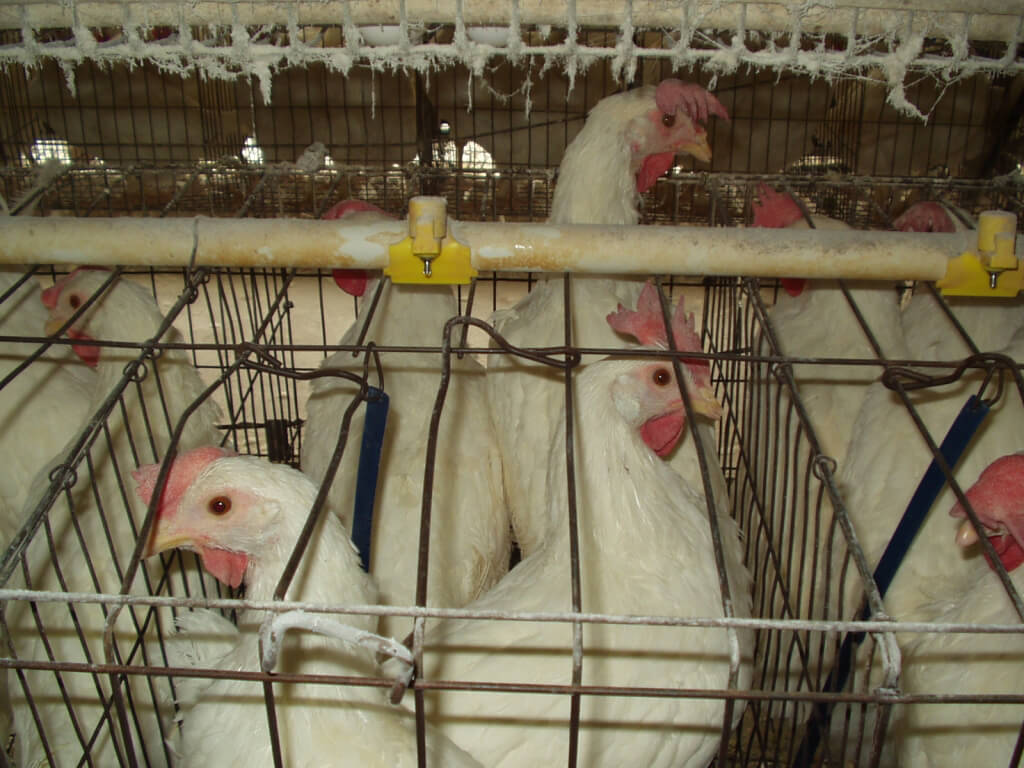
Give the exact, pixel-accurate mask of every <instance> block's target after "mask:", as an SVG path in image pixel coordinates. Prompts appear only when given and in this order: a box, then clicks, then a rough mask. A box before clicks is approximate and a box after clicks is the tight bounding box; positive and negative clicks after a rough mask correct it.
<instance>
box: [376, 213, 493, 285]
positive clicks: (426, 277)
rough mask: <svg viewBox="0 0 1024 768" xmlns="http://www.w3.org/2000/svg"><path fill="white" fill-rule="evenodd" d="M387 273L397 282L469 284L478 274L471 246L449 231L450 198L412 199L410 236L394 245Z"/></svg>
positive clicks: (385, 271) (385, 270)
mask: <svg viewBox="0 0 1024 768" xmlns="http://www.w3.org/2000/svg"><path fill="white" fill-rule="evenodd" d="M390 255H391V262H390V264H388V266H387V267H385V268H384V274H385V275H387V276H388V277H390V278H391V282H393V283H420V284H426V285H468V284H469V283H470V282H472V280H473V278H474V277H476V276H477V274H478V273H477V271H476V270H475V269H473V266H472V265H471V264H470V250H469V248H468V247H467V246H465V245H463V244H462V243H460V242H459V241H458V240H456V239H455V238H454V237H450V236H449V235H448V213H447V201H446V200H445V199H444V198H443V197H427V196H419V197H414V198H412V200H410V201H409V237H407V238H405V239H404V240H403V241H402V242H400V243H396V244H395V245H392V246H391V248H390Z"/></svg>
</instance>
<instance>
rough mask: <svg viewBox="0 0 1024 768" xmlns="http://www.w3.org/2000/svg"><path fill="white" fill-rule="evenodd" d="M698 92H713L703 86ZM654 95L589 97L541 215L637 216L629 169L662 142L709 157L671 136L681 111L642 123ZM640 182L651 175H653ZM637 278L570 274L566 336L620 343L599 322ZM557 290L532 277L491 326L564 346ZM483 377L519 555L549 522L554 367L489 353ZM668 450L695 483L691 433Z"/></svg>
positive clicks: (560, 404)
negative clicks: (658, 125) (665, 125)
mask: <svg viewBox="0 0 1024 768" xmlns="http://www.w3.org/2000/svg"><path fill="white" fill-rule="evenodd" d="M659 87H660V86H659ZM704 97H706V98H709V99H713V97H710V95H708V94H704ZM657 99H658V96H657V89H656V88H655V87H654V86H645V87H643V88H637V89H634V90H631V91H627V92H625V93H619V94H615V95H613V96H609V97H606V98H605V99H603V100H601V101H600V102H599V103H598V104H597V105H596V106H594V108H593V109H592V110H591V111H590V113H589V115H588V116H587V121H586V123H585V124H584V126H583V128H582V129H581V130H580V132H579V134H577V136H576V137H575V138H574V139H573V141H572V142H571V143H570V145H569V147H568V148H567V149H566V151H565V155H564V156H563V158H562V162H561V164H560V165H559V171H558V184H557V185H556V187H555V193H554V198H553V200H552V204H551V216H550V218H549V219H548V221H549V222H551V223H553V224H604V225H620V224H625V225H632V224H637V223H638V222H639V220H640V212H639V210H638V208H637V204H638V201H639V195H638V193H637V184H638V178H637V173H638V171H639V169H640V168H641V166H642V165H643V164H644V163H645V162H646V158H648V157H650V156H651V155H652V154H657V153H665V152H666V151H668V152H676V151H694V152H696V153H697V155H698V156H701V153H705V152H706V157H704V159H710V149H709V148H708V147H707V144H706V139H705V140H704V144H703V145H702V146H701V147H693V146H691V145H689V144H685V143H682V144H681V140H680V138H679V136H680V135H682V134H683V133H685V132H686V131H687V130H688V128H687V126H686V123H688V122H689V117H687V116H686V115H685V114H683V113H682V112H680V113H679V114H676V115H675V120H677V121H679V122H678V123H677V126H676V127H674V128H673V129H672V130H671V131H668V130H666V131H664V132H663V131H660V130H658V129H654V130H652V128H651V120H650V116H651V113H652V111H656V110H657V109H658V105H657V103H656V102H657ZM715 103H717V102H715ZM719 110H720V111H717V112H716V111H715V110H712V111H713V112H715V113H716V114H720V115H723V116H724V114H725V112H724V109H721V107H720V106H719ZM684 121H685V122H684ZM689 127H692V123H690V126H689ZM673 131H674V132H673ZM663 134H664V135H663ZM650 181H651V183H653V179H651V180H650ZM644 281H645V279H644V278H636V277H618V278H614V279H612V278H607V277H599V276H593V275H573V276H572V278H571V281H570V302H571V306H572V311H571V326H572V339H571V343H572V344H573V345H575V346H582V347H597V348H608V349H614V348H621V347H623V346H624V343H623V340H622V338H621V337H620V336H618V335H617V334H616V333H615V332H614V331H612V330H611V329H610V328H609V327H608V324H607V323H606V322H605V315H606V313H607V310H608V307H614V306H616V304H623V305H625V306H634V305H635V304H636V300H637V297H638V296H639V295H640V291H641V289H642V288H643V285H644ZM563 291H564V287H563V280H562V278H560V277H555V276H547V277H541V278H540V279H539V281H538V283H537V285H536V286H535V287H534V289H533V290H532V291H531V292H530V293H529V294H528V295H526V296H525V297H524V298H523V299H521V300H520V301H519V303H518V304H516V305H515V306H514V307H512V308H511V309H507V310H502V311H499V312H496V313H495V314H494V317H493V318H492V323H493V324H494V327H495V329H496V330H497V331H498V332H499V333H500V334H502V335H503V336H504V337H505V338H506V339H507V340H508V341H509V342H510V343H511V344H513V345H515V346H519V347H557V346H562V345H564V344H565V343H566V339H565V324H564V317H565V310H564V302H563V295H564V294H563ZM487 382H488V389H489V391H490V395H491V401H492V403H493V404H494V406H495V408H494V420H495V423H496V426H497V428H498V436H499V440H500V442H501V449H502V455H503V456H506V457H514V459H515V460H506V461H505V462H504V467H503V469H504V473H505V487H506V489H507V492H508V494H507V495H508V504H509V513H510V515H511V517H512V527H513V530H514V532H515V535H516V540H517V543H518V546H519V549H520V550H521V552H522V553H523V554H524V555H528V554H529V553H531V552H533V551H534V550H536V549H537V547H539V546H540V544H541V543H542V542H543V541H544V538H545V536H546V535H547V529H548V527H549V526H550V525H551V521H550V520H549V519H548V518H547V517H546V515H545V510H546V509H547V499H548V497H549V487H548V480H547V471H546V469H547V467H548V466H549V465H550V463H551V462H552V461H553V460H555V459H553V457H552V456H550V455H549V452H548V450H547V446H548V445H550V444H551V439H552V436H553V433H554V429H555V426H556V424H557V423H558V421H559V420H560V419H562V418H563V417H562V414H563V413H564V379H563V378H562V375H561V373H560V371H558V370H557V369H554V368H550V367H547V366H542V365H539V364H537V363H531V362H528V361H525V360H523V359H521V358H514V357H497V356H492V357H491V358H490V359H489V362H488V377H487ZM701 434H702V438H703V439H704V440H705V445H706V446H707V448H708V453H709V455H710V454H713V453H714V442H713V435H712V434H711V433H710V432H709V431H708V430H707V429H705V428H703V427H702V429H701ZM677 456H678V459H674V460H673V465H674V466H676V468H677V470H678V471H680V472H682V473H683V474H684V476H685V477H686V478H687V479H688V480H689V481H690V482H691V484H695V485H698V486H699V482H700V479H699V472H697V471H696V467H697V463H696V453H695V448H694V445H693V442H692V441H690V440H688V441H687V442H686V443H685V444H684V445H683V446H682V448H681V449H680V451H679V452H678V453H677ZM720 474H721V473H720V471H719V472H717V473H716V477H715V478H714V481H715V484H716V493H721V494H723V496H722V498H723V499H724V493H725V481H724V478H721V477H720Z"/></svg>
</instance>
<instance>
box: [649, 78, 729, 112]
mask: <svg viewBox="0 0 1024 768" xmlns="http://www.w3.org/2000/svg"><path fill="white" fill-rule="evenodd" d="M654 103H655V104H657V105H658V109H660V110H661V112H662V114H665V115H674V114H675V113H676V112H678V111H679V110H680V109H682V110H683V111H684V112H686V114H687V115H689V117H690V119H691V120H693V121H694V122H695V123H703V122H705V121H706V120H707V119H708V116H709V115H717V116H718V117H721V118H722V119H724V120H728V119H729V113H728V112H727V111H726V109H725V107H723V106H722V102H720V101H719V100H718V99H717V98H715V95H714V94H713V93H709V92H708V91H706V90H704V89H703V88H701V87H700V86H699V85H697V84H696V83H684V82H683V81H682V80H679V79H677V78H674V77H670V78H668V79H667V80H662V81H661V82H660V83H658V87H657V88H656V89H655V91H654Z"/></svg>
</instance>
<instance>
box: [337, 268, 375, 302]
mask: <svg viewBox="0 0 1024 768" xmlns="http://www.w3.org/2000/svg"><path fill="white" fill-rule="evenodd" d="M331 277H333V278H334V282H335V283H336V284H337V286H338V287H339V288H341V290H343V291H344V292H345V293H347V294H348V295H349V296H362V295H363V294H364V293H366V283H367V280H368V277H367V274H366V270H365V269H334V270H331Z"/></svg>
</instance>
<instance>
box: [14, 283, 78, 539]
mask: <svg viewBox="0 0 1024 768" xmlns="http://www.w3.org/2000/svg"><path fill="white" fill-rule="evenodd" d="M19 283H20V284H19ZM8 292H10V295H7V297H6V298H5V299H4V300H3V303H2V304H0V335H3V336H43V327H44V326H45V325H46V322H47V320H48V319H49V313H48V312H47V311H46V308H45V307H44V306H43V302H42V301H41V298H42V292H41V290H40V288H39V284H38V282H37V281H36V278H35V277H34V276H32V275H26V274H25V273H24V272H22V271H10V270H3V271H0V295H5V294H7V293H8ZM37 347H38V345H36V344H19V343H16V342H4V343H3V344H2V345H0V379H2V378H6V377H7V376H8V375H14V378H13V379H12V380H11V381H10V382H8V383H7V384H6V385H5V386H4V388H3V390H2V396H0V501H2V502H3V505H2V507H0V508H2V509H3V510H6V511H8V512H9V514H5V515H3V516H0V542H3V543H4V544H5V545H6V543H7V542H9V541H10V540H11V537H12V536H13V535H14V533H15V531H16V530H17V529H18V527H19V526H20V525H21V523H22V520H21V512H22V507H23V506H24V504H25V498H26V496H27V495H28V485H29V482H30V481H31V479H32V478H33V477H35V474H36V472H38V471H39V470H40V469H42V467H43V465H45V464H46V463H47V462H49V461H50V459H52V458H53V457H54V455H55V454H56V453H57V451H58V450H60V449H61V448H62V447H63V446H64V445H65V443H66V442H67V439H68V437H69V436H70V435H72V434H74V433H76V432H77V431H78V429H80V428H81V427H82V426H84V424H85V418H86V416H87V415H88V407H89V403H90V401H91V398H92V394H93V387H94V385H95V379H96V376H95V374H94V373H93V371H92V370H91V369H90V368H89V367H88V366H87V365H85V364H84V363H83V362H82V361H81V360H79V359H78V358H77V357H75V355H74V354H73V353H72V351H71V350H70V349H69V348H68V347H66V346H63V345H53V346H51V347H50V349H48V350H47V351H46V352H45V353H43V355H42V356H41V357H40V358H38V359H36V360H34V361H33V362H31V363H29V364H28V366H27V367H25V368H24V369H23V370H22V371H21V372H19V373H17V374H15V369H16V368H18V367H19V366H20V365H21V364H22V363H23V362H24V361H25V359H26V358H27V357H28V356H29V355H31V354H33V353H34V352H35V351H36V349H37Z"/></svg>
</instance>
